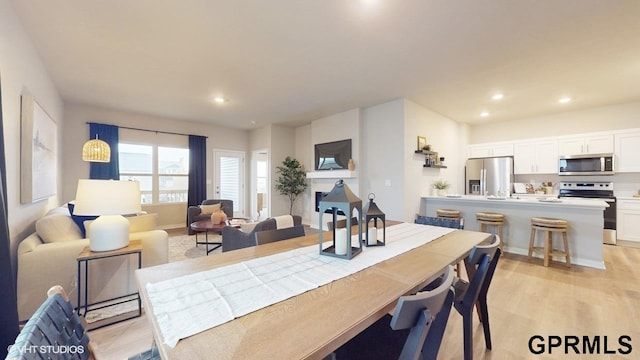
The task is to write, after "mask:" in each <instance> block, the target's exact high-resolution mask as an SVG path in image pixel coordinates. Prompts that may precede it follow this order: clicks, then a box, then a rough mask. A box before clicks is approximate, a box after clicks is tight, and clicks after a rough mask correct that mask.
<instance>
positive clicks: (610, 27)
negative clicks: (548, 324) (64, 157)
mask: <svg viewBox="0 0 640 360" xmlns="http://www.w3.org/2000/svg"><path fill="white" fill-rule="evenodd" d="M12 4H13V6H14V7H15V9H16V12H17V13H18V15H19V17H20V19H21V20H22V22H23V24H24V26H25V28H26V30H27V32H28V34H29V36H30V37H31V38H32V40H33V42H34V44H35V46H36V48H37V51H38V52H39V53H40V55H41V56H42V58H43V60H44V63H45V64H46V67H47V70H48V71H49V73H50V74H51V76H52V78H53V81H54V83H55V84H56V86H57V87H58V89H59V90H60V93H61V94H62V96H63V98H64V99H65V101H69V102H74V103H87V104H94V105H99V106H105V107H109V108H115V109H122V110H128V111H134V112H141V113H149V114H154V115H160V116H166V117H171V118H177V119H184V120H193V121H201V122H208V123H214V124H221V125H224V126H229V127H236V128H245V129H250V128H255V127H261V126H264V125H265V124H268V123H291V124H301V123H305V122H309V121H311V120H314V119H318V118H320V117H324V116H328V115H331V114H335V113H337V112H341V111H345V110H348V109H352V108H356V107H366V106H370V105H374V104H379V103H382V102H385V101H388V100H392V99H395V98H400V97H404V98H407V99H409V100H412V101H414V102H416V103H418V104H421V105H423V106H424V107H427V108H429V109H431V110H433V111H436V112H438V113H440V114H442V115H444V116H446V117H448V118H451V119H454V120H456V121H459V122H465V123H479V122H483V121H503V120H512V119H518V118H523V117H530V116H536V115H544V114H550V113H556V112H560V111H568V110H578V109H584V108H588V107H593V106H601V105H608V104H615V103H623V102H630V101H639V100H640V81H639V78H640V20H639V19H640V1H637V0H537V1H534V0H458V1H450V0H305V1H301V0H271V1H265V0H233V1H229V0H181V1H174V0H135V1H131V0H110V1H99V0H56V1H51V0H12ZM495 92H503V93H504V99H502V100H501V101H494V100H491V95H493V94H494V93H495ZM216 95H222V96H223V97H225V98H226V99H228V102H227V103H226V104H224V105H214V104H213V103H212V101H211V100H212V98H213V97H214V96H216ZM561 96H570V97H572V99H573V100H572V101H571V102H570V103H568V104H563V105H561V104H558V102H557V100H558V98H559V97H561ZM482 111H489V112H490V113H491V115H490V116H489V117H486V118H482V117H480V116H479V114H480V112H482ZM252 121H253V122H255V124H252Z"/></svg>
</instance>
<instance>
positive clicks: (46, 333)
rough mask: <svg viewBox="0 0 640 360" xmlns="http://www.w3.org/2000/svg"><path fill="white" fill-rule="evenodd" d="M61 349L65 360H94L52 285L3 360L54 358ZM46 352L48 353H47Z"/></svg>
mask: <svg viewBox="0 0 640 360" xmlns="http://www.w3.org/2000/svg"><path fill="white" fill-rule="evenodd" d="M61 347H64V350H68V351H69V352H68V353H66V354H65V355H66V356H65V357H64V358H65V359H78V360H85V359H95V352H94V350H93V345H92V343H91V341H90V339H89V335H88V334H87V331H86V329H85V328H84V325H83V324H82V321H81V320H80V317H79V316H78V314H77V313H76V312H75V311H74V310H73V306H71V303H70V302H69V296H68V295H67V293H66V292H65V291H64V288H62V286H60V285H56V286H53V287H51V288H50V289H49V291H47V299H46V300H45V301H44V302H43V303H42V304H41V305H40V307H38V309H37V310H36V312H35V313H34V314H33V315H32V316H31V318H29V321H27V323H26V324H25V326H24V327H23V328H22V330H21V331H20V333H19V334H18V336H17V337H16V340H15V341H14V343H13V345H12V346H11V347H10V348H9V352H8V354H7V357H6V359H7V360H8V359H11V360H17V359H25V360H31V359H34V360H35V359H56V358H59V357H60V353H59V351H60V350H59V349H60V348H61ZM42 349H44V352H42V351H43V350H42ZM47 350H50V351H52V352H51V353H47V352H46V351H47ZM129 359H135V360H156V359H160V354H159V352H158V350H157V348H156V347H153V348H151V349H149V350H147V351H145V352H143V353H140V354H136V355H133V356H132V357H130V358H129Z"/></svg>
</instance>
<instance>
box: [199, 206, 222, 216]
mask: <svg viewBox="0 0 640 360" xmlns="http://www.w3.org/2000/svg"><path fill="white" fill-rule="evenodd" d="M200 210H201V211H202V213H201V214H203V215H208V214H213V213H214V212H216V211H220V210H222V204H220V203H218V204H213V205H200Z"/></svg>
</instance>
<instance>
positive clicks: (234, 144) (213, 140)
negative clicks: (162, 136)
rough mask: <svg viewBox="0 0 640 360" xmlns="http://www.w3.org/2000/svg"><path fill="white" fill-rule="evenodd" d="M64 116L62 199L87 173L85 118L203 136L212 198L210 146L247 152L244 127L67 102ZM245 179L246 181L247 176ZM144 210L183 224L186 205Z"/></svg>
mask: <svg viewBox="0 0 640 360" xmlns="http://www.w3.org/2000/svg"><path fill="white" fill-rule="evenodd" d="M64 117H65V124H64V134H65V138H64V148H63V158H64V164H63V166H62V173H63V174H64V176H63V183H64V185H63V197H62V201H63V202H67V201H70V200H73V198H74V197H75V193H76V186H77V184H78V179H84V178H88V177H89V164H88V163H87V162H84V161H82V158H81V151H82V145H83V144H84V143H85V141H87V139H88V137H89V125H87V124H86V123H87V122H97V123H104V124H112V125H118V126H125V127H133V128H140V129H147V130H158V131H166V132H176V133H180V134H194V135H201V136H206V137H207V198H215V196H214V190H213V149H222V150H236V151H244V152H247V151H248V148H249V133H248V132H247V131H244V130H236V129H230V128H225V127H221V126H216V125H210V124H204V123H199V122H190V121H182V120H180V121H179V120H176V119H170V118H163V117H159V116H153V115H144V114H139V113H132V112H126V111H120V110H114V109H107V108H102V107H97V106H91V105H79V104H70V103H67V104H65V109H64ZM123 131H124V129H123ZM126 133H127V136H128V137H129V138H131V137H135V136H136V133H137V134H138V136H139V139H140V141H143V140H144V139H145V138H147V137H149V136H157V135H156V134H155V133H149V132H140V131H129V130H127V131H126ZM185 138H186V136H185ZM187 144H188V140H187ZM248 157H249V156H248V155H247V156H245V158H248ZM247 163H248V162H247ZM247 166H248V164H247ZM245 173H246V174H249V167H247V168H246V169H245ZM246 183H247V184H249V181H248V178H247V182H246ZM245 198H246V199H247V201H245V203H246V204H245V208H247V206H249V204H248V197H247V196H245ZM145 210H146V211H148V212H154V213H159V214H161V216H160V217H159V218H158V225H159V226H160V227H162V228H167V227H175V226H179V225H182V224H184V221H185V216H186V215H185V214H186V206H185V205H184V204H162V205H157V206H145Z"/></svg>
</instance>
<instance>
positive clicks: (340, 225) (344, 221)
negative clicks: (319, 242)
mask: <svg viewBox="0 0 640 360" xmlns="http://www.w3.org/2000/svg"><path fill="white" fill-rule="evenodd" d="M353 225H358V218H357V217H352V218H351V226H353ZM327 227H328V228H329V231H331V230H333V222H332V221H328V222H327ZM346 227H347V219H342V220H338V221H336V229H343V228H346Z"/></svg>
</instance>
